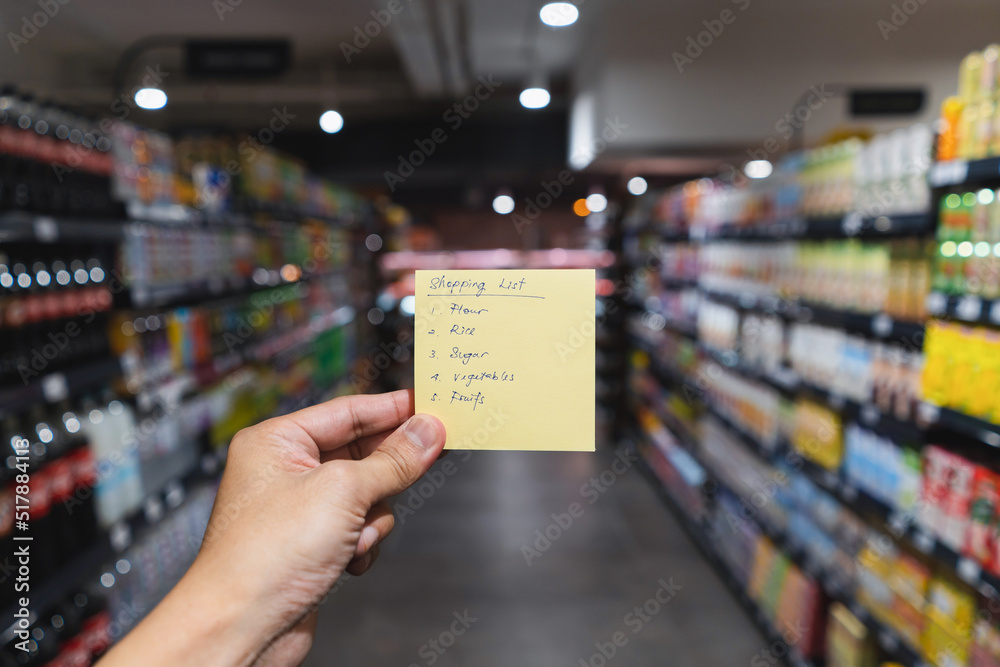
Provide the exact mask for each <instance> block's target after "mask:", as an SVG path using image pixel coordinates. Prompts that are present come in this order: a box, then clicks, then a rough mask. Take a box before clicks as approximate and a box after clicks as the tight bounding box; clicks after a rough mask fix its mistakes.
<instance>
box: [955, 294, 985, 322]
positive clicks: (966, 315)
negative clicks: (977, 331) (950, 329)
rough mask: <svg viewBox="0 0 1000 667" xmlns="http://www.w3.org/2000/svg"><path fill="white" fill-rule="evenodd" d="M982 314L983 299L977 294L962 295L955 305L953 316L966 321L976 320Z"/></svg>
mask: <svg viewBox="0 0 1000 667" xmlns="http://www.w3.org/2000/svg"><path fill="white" fill-rule="evenodd" d="M982 314H983V300H982V299H980V298H979V297H978V296H963V297H962V298H961V299H959V300H958V305H957V306H955V316H956V317H958V318H959V319H960V320H966V321H967V322H975V321H977V320H978V319H979V318H980V317H981V316H982Z"/></svg>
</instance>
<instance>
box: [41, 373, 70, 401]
mask: <svg viewBox="0 0 1000 667" xmlns="http://www.w3.org/2000/svg"><path fill="white" fill-rule="evenodd" d="M41 384H42V396H43V397H44V398H45V400H46V401H48V402H49V403H58V402H59V401H61V400H63V399H65V398H66V397H67V396H69V383H67V382H66V376H65V375H63V374H62V373H52V374H51V375H46V376H45V377H43V378H42V380H41Z"/></svg>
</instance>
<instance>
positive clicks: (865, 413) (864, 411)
mask: <svg viewBox="0 0 1000 667" xmlns="http://www.w3.org/2000/svg"><path fill="white" fill-rule="evenodd" d="M880 419H882V413H881V412H880V411H879V409H878V408H877V407H875V406H874V405H872V404H871V403H865V404H864V405H862V406H861V423H863V424H864V425H866V426H875V425H876V424H878V423H879V420H880Z"/></svg>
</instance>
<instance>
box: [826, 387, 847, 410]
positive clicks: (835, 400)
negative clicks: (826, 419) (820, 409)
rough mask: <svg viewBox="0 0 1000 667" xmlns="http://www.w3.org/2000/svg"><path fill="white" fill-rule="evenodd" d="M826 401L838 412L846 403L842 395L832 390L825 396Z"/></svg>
mask: <svg viewBox="0 0 1000 667" xmlns="http://www.w3.org/2000/svg"><path fill="white" fill-rule="evenodd" d="M826 402H827V403H828V404H829V405H830V407H831V408H832V409H833V410H834V411H835V412H840V411H841V410H843V409H844V406H845V405H846V404H847V401H846V399H844V397H843V396H841V395H840V394H834V393H832V392H831V393H830V394H829V395H828V396H827V397H826Z"/></svg>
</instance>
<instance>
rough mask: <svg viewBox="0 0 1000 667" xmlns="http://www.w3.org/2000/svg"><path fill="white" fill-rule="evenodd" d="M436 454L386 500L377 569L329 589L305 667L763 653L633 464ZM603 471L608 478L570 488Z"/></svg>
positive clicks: (696, 663) (678, 663)
mask: <svg viewBox="0 0 1000 667" xmlns="http://www.w3.org/2000/svg"><path fill="white" fill-rule="evenodd" d="M446 460H448V461H450V462H451V463H452V464H453V466H454V467H453V468H449V470H450V472H451V473H452V474H451V475H445V474H443V473H442V474H441V475H440V476H438V477H437V479H436V481H437V482H438V483H439V485H440V486H439V488H434V487H433V486H424V487H423V488H422V491H423V493H424V495H426V496H428V497H427V499H426V500H423V504H422V505H420V502H419V501H417V500H410V504H411V506H413V507H417V509H415V510H414V511H413V513H412V514H409V513H407V514H406V515H405V516H404V517H403V520H402V521H400V520H399V517H400V516H401V512H400V509H401V508H402V507H403V506H404V505H405V504H406V503H407V501H408V500H409V497H408V496H407V495H404V496H402V497H400V498H398V499H397V501H396V502H397V504H398V506H397V512H396V513H397V524H396V530H395V531H394V533H393V535H392V537H391V538H390V539H389V540H388V541H387V542H386V543H385V544H383V545H382V551H381V555H380V557H379V562H378V563H377V564H376V566H375V567H374V568H373V569H372V570H371V571H370V572H369V573H368V574H366V575H365V576H364V577H360V578H354V579H349V580H347V581H345V582H344V583H343V584H342V585H341V586H340V587H339V589H338V590H337V591H336V592H335V593H334V594H333V595H331V596H330V598H329V600H328V601H327V603H326V604H325V605H324V607H323V610H322V611H321V613H320V621H319V628H318V631H317V636H316V642H315V645H314V647H313V650H312V653H311V654H310V656H309V658H308V659H307V660H306V662H305V664H306V665H307V666H308V667H318V666H320V665H323V666H327V665H338V666H345V665H347V666H353V665H364V666H369V665H376V666H378V667H382V666H394V665H398V666H399V667H414V666H419V667H423V666H427V667H430V666H431V665H437V666H439V667H448V666H452V665H461V666H463V667H501V666H502V667H514V666H517V667H521V666H535V665H538V666H545V667H556V666H561V665H566V666H567V667H587V665H590V666H591V667H602V666H603V665H605V664H607V665H613V664H618V665H628V666H630V667H631V666H646V665H670V667H716V666H718V667H730V666H732V665H749V664H750V663H751V660H752V659H753V656H754V655H755V654H757V653H759V652H760V651H762V650H764V649H765V648H766V647H767V642H766V641H765V640H764V639H763V637H761V636H760V635H759V634H758V633H757V632H756V631H755V629H754V627H753V626H752V625H751V623H750V621H749V620H748V619H747V618H746V617H745V616H744V614H743V612H742V611H741V610H740V609H739V608H738V607H737V606H736V603H735V602H734V601H733V599H732V598H731V597H730V596H729V594H728V592H727V591H726V590H725V588H724V586H723V584H722V583H721V582H720V581H719V580H718V579H717V578H716V575H715V574H714V572H713V571H712V570H711V568H710V567H709V566H708V565H707V564H706V563H704V562H703V561H702V560H701V557H700V556H699V554H698V553H697V551H696V550H695V548H694V547H693V546H692V545H691V544H690V543H689V542H688V540H687V538H686V537H685V535H684V533H683V532H682V530H681V528H680V527H679V526H678V525H677V523H676V522H675V520H674V518H673V517H672V516H671V515H670V514H669V513H668V511H667V509H666V508H665V507H664V506H663V505H662V503H661V501H660V500H659V498H657V496H656V495H655V494H654V492H653V490H652V489H651V488H650V486H649V483H648V482H647V481H646V480H645V479H644V478H643V477H642V475H641V473H640V472H639V471H638V470H636V469H634V468H629V469H626V470H625V471H624V472H622V473H621V474H616V473H612V472H608V471H610V470H611V469H612V468H611V464H612V462H613V456H612V455H611V454H610V453H608V452H600V453H598V454H597V455H593V454H589V455H588V454H552V453H506V452H504V453H496V452H474V453H469V452H454V453H452V454H451V455H450V456H449V457H448V458H447V459H446ZM440 465H441V464H440V463H439V464H438V468H436V470H440ZM622 467H623V464H622V463H619V464H617V468H618V470H622ZM602 472H604V473H605V474H604V480H605V482H608V481H609V480H613V481H614V483H613V484H611V485H608V486H601V487H600V488H601V489H603V491H599V490H598V489H597V488H595V487H593V486H591V487H589V488H587V489H586V490H584V489H583V486H584V485H586V484H587V483H588V481H589V480H590V479H591V478H593V477H594V476H595V475H600V474H601V473H602ZM599 484H600V483H599ZM574 503H576V504H578V505H579V509H578V510H577V508H574V513H575V514H576V515H577V516H576V517H575V518H573V517H572V516H569V514H568V513H569V510H570V508H571V506H572V505H573V504H574ZM553 514H555V515H566V516H560V517H559V519H560V521H561V523H562V524H563V525H564V526H566V527H565V528H560V527H559V526H558V525H557V524H556V522H555V519H554V518H553ZM570 519H571V520H572V521H571V523H570V521H569V520H570ZM400 524H402V525H400ZM536 530H540V531H542V532H543V533H545V532H546V530H547V531H548V533H549V534H550V538H549V543H548V546H546V542H544V541H539V538H538V535H537V534H536V533H535V531H536ZM551 537H555V539H554V540H553V539H551ZM536 541H537V544H536ZM525 547H528V548H530V549H533V550H534V554H531V553H529V552H527V550H526V549H525ZM526 553H527V556H526ZM528 557H530V558H531V563H530V565H529V564H528V562H527V560H528ZM661 580H663V581H664V582H665V583H666V584H667V585H668V586H671V585H672V586H673V597H672V598H671V599H670V600H669V602H667V603H665V604H662V605H661V604H660V603H659V602H654V599H655V598H654V596H655V595H656V594H657V593H658V592H659V596H660V599H661V600H662V599H666V598H667V595H668V593H667V592H666V591H665V589H663V588H662V584H661V583H660V581H661ZM636 607H646V609H645V610H640V611H639V613H636V611H635V608H636ZM456 614H457V616H458V617H462V616H463V615H465V616H466V619H467V620H466V621H465V622H464V623H460V622H458V621H457V620H456V618H457V617H456ZM472 619H475V620H472ZM466 626H467V627H466ZM458 631H461V633H459V632H458ZM615 639H617V640H618V643H619V644H620V646H615V645H614V643H613V642H614V640H615ZM601 649H603V651H604V652H605V653H606V654H611V653H612V651H613V652H614V654H613V657H611V658H610V659H608V660H605V658H604V657H603V656H602V655H601V653H600V651H601Z"/></svg>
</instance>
